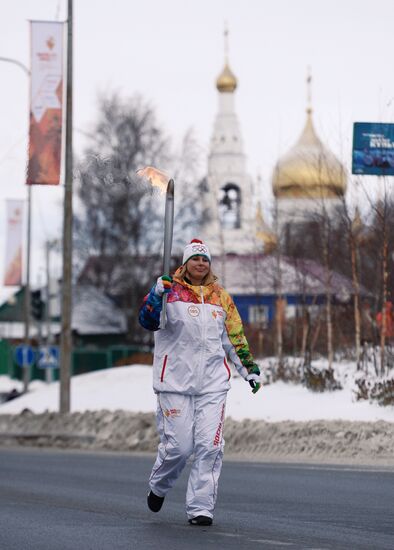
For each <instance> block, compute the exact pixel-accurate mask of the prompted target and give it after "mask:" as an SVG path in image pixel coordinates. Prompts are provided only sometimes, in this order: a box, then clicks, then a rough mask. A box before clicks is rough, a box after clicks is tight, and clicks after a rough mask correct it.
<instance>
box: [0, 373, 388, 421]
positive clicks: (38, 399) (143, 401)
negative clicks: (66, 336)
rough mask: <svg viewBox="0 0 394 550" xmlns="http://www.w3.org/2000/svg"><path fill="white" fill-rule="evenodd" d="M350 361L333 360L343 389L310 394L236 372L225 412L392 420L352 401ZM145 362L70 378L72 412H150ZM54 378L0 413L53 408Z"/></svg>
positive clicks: (2, 380)
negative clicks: (253, 383)
mask: <svg viewBox="0 0 394 550" xmlns="http://www.w3.org/2000/svg"><path fill="white" fill-rule="evenodd" d="M352 370H354V367H353V366H352V365H351V364H339V365H336V372H337V373H338V377H339V378H340V379H341V382H342V385H343V388H344V389H342V390H338V391H334V392H325V393H313V392H311V391H310V390H308V389H306V388H305V387H303V386H300V385H293V384H286V383H284V382H276V383H274V384H270V385H266V386H264V387H263V388H262V389H261V390H260V391H259V392H258V393H257V394H255V395H253V394H252V393H251V389H250V387H249V385H248V384H247V383H246V382H245V381H244V380H242V379H241V378H239V377H234V378H233V380H232V388H231V390H230V392H229V394H228V400H227V417H232V418H233V419H234V420H243V419H245V418H250V419H252V420H266V421H267V422H280V421H285V420H293V421H309V420H347V421H366V422H374V421H377V420H385V421H388V422H394V407H380V406H378V405H376V404H370V403H368V402H366V401H362V402H356V401H355V400H354V396H353V392H352V376H351V374H352ZM151 377H152V371H151V367H149V366H141V365H131V366H125V367H116V368H112V369H107V370H102V371H96V372H93V373H89V374H83V375H79V376H75V377H73V378H72V382H71V410H72V412H83V411H88V410H89V411H95V410H102V409H106V410H109V411H115V410H119V409H123V410H125V411H130V412H153V411H154V410H155V403H156V399H155V395H154V393H153V390H152V380H151ZM12 388H16V389H18V390H20V389H21V383H20V382H18V381H14V380H10V379H9V378H8V377H5V376H0V392H6V391H10V390H11V389H12ZM58 407H59V383H57V382H55V383H52V384H50V385H48V384H46V383H44V382H38V381H34V382H33V383H32V384H31V385H30V391H29V393H28V394H26V395H23V396H21V397H19V398H17V399H14V400H12V401H9V402H8V403H3V404H1V405H0V413H4V414H6V413H7V414H16V413H20V412H21V411H22V410H24V409H30V410H31V411H32V412H34V413H41V412H44V411H55V412H56V411H58Z"/></svg>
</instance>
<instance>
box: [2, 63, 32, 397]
mask: <svg viewBox="0 0 394 550" xmlns="http://www.w3.org/2000/svg"><path fill="white" fill-rule="evenodd" d="M0 61H4V62H6V63H12V64H13V65H17V66H18V67H19V68H20V69H22V70H23V72H24V73H25V74H26V75H27V76H28V77H30V71H29V69H28V68H27V67H26V66H25V65H24V64H23V63H21V62H20V61H18V60H17V59H12V58H11V57H2V56H0ZM31 199H32V191H31V185H28V187H27V243H26V282H25V303H24V326H25V329H24V343H25V345H26V346H28V345H29V343H30V243H31ZM29 382H30V367H28V366H26V365H25V366H24V368H23V393H26V392H27V390H28V388H29Z"/></svg>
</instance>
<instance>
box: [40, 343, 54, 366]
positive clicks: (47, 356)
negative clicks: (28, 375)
mask: <svg viewBox="0 0 394 550" xmlns="http://www.w3.org/2000/svg"><path fill="white" fill-rule="evenodd" d="M37 366H38V367H39V368H40V369H58V368H59V348H58V347H57V346H42V347H41V348H40V349H39V350H38V361H37Z"/></svg>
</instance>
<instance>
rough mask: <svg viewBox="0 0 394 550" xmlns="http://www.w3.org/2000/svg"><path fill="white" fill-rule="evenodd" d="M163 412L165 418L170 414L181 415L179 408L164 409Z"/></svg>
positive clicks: (173, 415) (173, 416)
mask: <svg viewBox="0 0 394 550" xmlns="http://www.w3.org/2000/svg"><path fill="white" fill-rule="evenodd" d="M163 412H164V416H165V417H166V418H168V417H169V416H171V418H176V417H177V416H181V409H165V410H164V411H163Z"/></svg>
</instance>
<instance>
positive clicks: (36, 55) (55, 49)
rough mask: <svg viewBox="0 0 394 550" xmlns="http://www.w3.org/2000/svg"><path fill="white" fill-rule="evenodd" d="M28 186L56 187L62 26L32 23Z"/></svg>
mask: <svg viewBox="0 0 394 550" xmlns="http://www.w3.org/2000/svg"><path fill="white" fill-rule="evenodd" d="M30 78H31V82H30V130H29V164H28V169H27V181H26V183H27V184H28V185H40V184H41V185H58V184H59V183H60V161H61V149H62V148H61V141H62V89H63V23H59V22H51V21H32V22H31V77H30Z"/></svg>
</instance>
